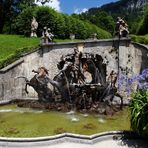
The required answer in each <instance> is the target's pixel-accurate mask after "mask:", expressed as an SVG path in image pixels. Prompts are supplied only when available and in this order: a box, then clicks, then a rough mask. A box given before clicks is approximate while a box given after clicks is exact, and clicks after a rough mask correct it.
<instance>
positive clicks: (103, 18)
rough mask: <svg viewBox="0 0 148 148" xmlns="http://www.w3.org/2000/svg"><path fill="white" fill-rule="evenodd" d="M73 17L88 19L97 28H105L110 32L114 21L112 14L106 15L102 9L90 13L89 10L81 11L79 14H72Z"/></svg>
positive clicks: (112, 29)
mask: <svg viewBox="0 0 148 148" xmlns="http://www.w3.org/2000/svg"><path fill="white" fill-rule="evenodd" d="M72 16H74V17H75V18H79V19H81V20H88V21H90V22H91V23H93V24H95V25H96V26H98V27H99V28H102V29H104V30H107V31H108V32H110V33H113V31H114V27H115V23H114V20H113V18H112V16H110V15H108V14H107V13H106V12H104V11H96V12H95V11H94V12H93V13H92V14H91V13H89V12H86V13H82V14H79V15H76V14H73V15H72Z"/></svg>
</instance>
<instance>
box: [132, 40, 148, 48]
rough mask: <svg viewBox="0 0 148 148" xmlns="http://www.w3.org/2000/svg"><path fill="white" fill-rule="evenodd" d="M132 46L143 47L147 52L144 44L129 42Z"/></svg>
mask: <svg viewBox="0 0 148 148" xmlns="http://www.w3.org/2000/svg"><path fill="white" fill-rule="evenodd" d="M131 43H132V44H133V45H135V46H138V47H143V48H145V49H147V50H148V45H144V44H140V43H137V42H131Z"/></svg>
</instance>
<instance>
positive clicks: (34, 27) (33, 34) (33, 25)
mask: <svg viewBox="0 0 148 148" xmlns="http://www.w3.org/2000/svg"><path fill="white" fill-rule="evenodd" d="M37 28H38V22H37V21H36V19H35V17H33V19H32V22H31V35H30V36H31V37H37V34H36V31H37Z"/></svg>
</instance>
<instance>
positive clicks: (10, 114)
mask: <svg viewBox="0 0 148 148" xmlns="http://www.w3.org/2000/svg"><path fill="white" fill-rule="evenodd" d="M129 129H130V119H129V111H128V108H124V109H123V110H122V111H120V112H117V113H116V114H115V115H113V116H104V115H101V116H100V115H98V114H87V116H86V114H83V113H75V112H68V113H67V112H55V111H50V112H49V111H46V110H44V111H40V110H34V109H29V108H18V107H17V106H16V105H14V104H13V105H12V104H11V105H5V106H0V136H1V137H42V136H51V135H56V134H61V133H75V134H82V135H92V134H96V133H100V132H105V131H113V130H129Z"/></svg>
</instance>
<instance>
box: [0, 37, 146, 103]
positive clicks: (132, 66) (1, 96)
mask: <svg viewBox="0 0 148 148" xmlns="http://www.w3.org/2000/svg"><path fill="white" fill-rule="evenodd" d="M119 44H120V47H119V52H118V45H119ZM82 46H84V52H89V53H93V54H99V55H101V56H102V58H103V59H104V62H105V63H107V75H108V74H109V73H110V72H111V70H114V71H116V72H117V71H118V69H119V68H122V69H126V68H128V71H129V73H140V71H141V70H142V69H144V68H148V65H147V62H146V61H147V56H148V49H147V47H144V46H142V45H140V44H136V43H134V44H131V43H130V40H129V39H122V40H120V41H119V40H118V39H114V40H96V41H85V42H76V43H75V42H70V43H52V44H43V45H42V48H41V49H40V50H38V51H36V52H33V53H30V54H28V55H26V56H24V57H23V58H21V59H20V60H18V61H16V62H15V63H13V64H11V65H9V66H7V67H5V68H4V69H1V70H0V100H12V99H26V98H36V97H37V94H36V92H35V91H34V90H33V89H32V88H31V87H29V89H28V90H29V94H28V95H27V94H26V93H25V91H24V88H25V81H24V79H16V77H17V76H25V77H27V78H28V79H30V78H32V77H33V75H34V73H32V70H33V69H35V70H36V69H37V68H38V67H40V66H45V67H46V68H47V69H48V70H49V77H50V78H53V77H54V76H55V75H56V74H57V73H58V68H57V63H58V61H60V57H61V56H62V55H66V54H70V53H73V48H74V47H78V48H82ZM114 47H115V48H114ZM118 58H119V61H118Z"/></svg>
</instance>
